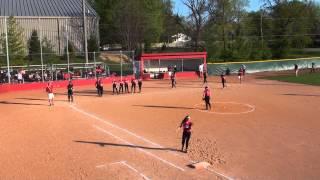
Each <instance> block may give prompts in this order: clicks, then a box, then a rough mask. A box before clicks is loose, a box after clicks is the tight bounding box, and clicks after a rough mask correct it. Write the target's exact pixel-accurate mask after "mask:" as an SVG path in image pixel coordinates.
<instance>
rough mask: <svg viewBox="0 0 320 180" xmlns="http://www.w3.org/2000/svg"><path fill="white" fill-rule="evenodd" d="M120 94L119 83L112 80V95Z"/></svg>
mask: <svg viewBox="0 0 320 180" xmlns="http://www.w3.org/2000/svg"><path fill="white" fill-rule="evenodd" d="M115 93H116V94H118V88H117V81H116V80H112V94H113V95H114V94H115Z"/></svg>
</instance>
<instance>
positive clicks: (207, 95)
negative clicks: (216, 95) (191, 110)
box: [203, 86, 211, 110]
mask: <svg viewBox="0 0 320 180" xmlns="http://www.w3.org/2000/svg"><path fill="white" fill-rule="evenodd" d="M210 98H211V91H210V89H209V88H208V86H206V87H205V89H204V91H203V100H204V101H205V103H206V110H208V109H211V103H210ZM208 107H209V108H208Z"/></svg>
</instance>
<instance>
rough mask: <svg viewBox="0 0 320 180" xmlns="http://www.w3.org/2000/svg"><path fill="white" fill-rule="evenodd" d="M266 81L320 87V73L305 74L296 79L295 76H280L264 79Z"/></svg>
mask: <svg viewBox="0 0 320 180" xmlns="http://www.w3.org/2000/svg"><path fill="white" fill-rule="evenodd" d="M266 79H270V80H278V81H283V82H290V83H299V84H308V85H315V86H320V73H306V74H301V75H299V76H298V77H296V76H295V75H285V76H284V75H281V76H272V77H266Z"/></svg>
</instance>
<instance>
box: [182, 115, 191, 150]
mask: <svg viewBox="0 0 320 180" xmlns="http://www.w3.org/2000/svg"><path fill="white" fill-rule="evenodd" d="M192 125H193V124H192V122H191V118H190V116H189V115H187V116H186V117H185V118H184V119H183V120H182V122H181V124H180V126H179V128H183V132H182V147H181V152H185V153H187V152H188V146H189V140H190V137H191V126H192ZM184 145H186V149H185V151H183V148H184Z"/></svg>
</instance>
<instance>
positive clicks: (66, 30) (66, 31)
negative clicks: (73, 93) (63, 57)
mask: <svg viewBox="0 0 320 180" xmlns="http://www.w3.org/2000/svg"><path fill="white" fill-rule="evenodd" d="M64 35H65V37H66V40H67V44H66V53H67V67H68V68H67V69H68V76H70V74H69V72H70V57H69V35H68V28H67V26H66V27H65V32H64Z"/></svg>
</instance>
